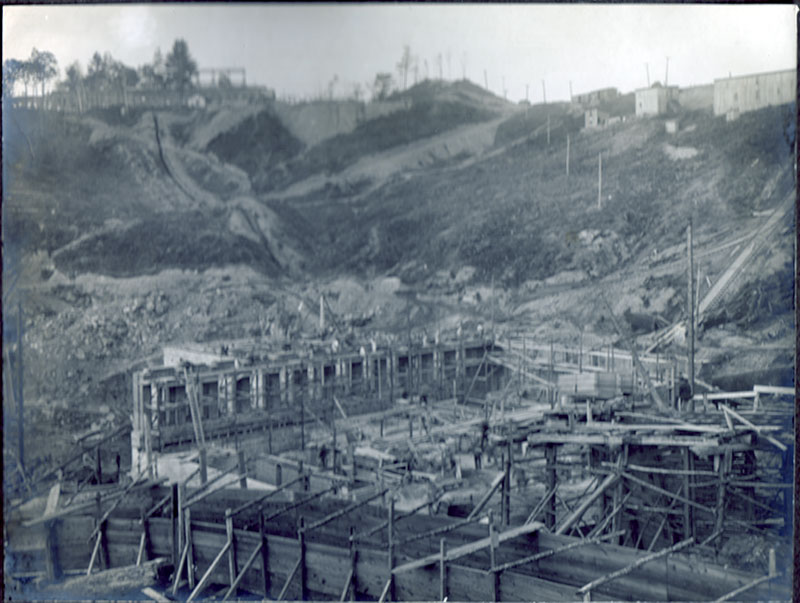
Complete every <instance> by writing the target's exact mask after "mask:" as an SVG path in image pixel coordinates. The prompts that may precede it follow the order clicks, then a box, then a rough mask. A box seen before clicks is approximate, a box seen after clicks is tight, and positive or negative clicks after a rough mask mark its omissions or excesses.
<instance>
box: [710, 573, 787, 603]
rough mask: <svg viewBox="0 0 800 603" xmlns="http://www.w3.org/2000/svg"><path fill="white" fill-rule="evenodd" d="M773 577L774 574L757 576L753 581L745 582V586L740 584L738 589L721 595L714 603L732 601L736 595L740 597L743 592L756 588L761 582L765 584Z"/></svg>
mask: <svg viewBox="0 0 800 603" xmlns="http://www.w3.org/2000/svg"><path fill="white" fill-rule="evenodd" d="M772 577H773V576H761V577H760V578H756V579H755V580H753V581H752V582H749V583H747V584H745V585H744V586H740V587H739V588H737V589H736V590H732V591H731V592H729V593H728V594H726V595H723V596H721V597H720V598H719V599H717V600H716V601H715V602H714V603H722V601H730V600H731V599H735V598H736V597H738V596H739V595H741V594H742V593H744V592H747V591H748V590H751V589H753V588H755V587H756V586H758V585H759V584H763V583H764V582H766V581H768V580H770V579H772Z"/></svg>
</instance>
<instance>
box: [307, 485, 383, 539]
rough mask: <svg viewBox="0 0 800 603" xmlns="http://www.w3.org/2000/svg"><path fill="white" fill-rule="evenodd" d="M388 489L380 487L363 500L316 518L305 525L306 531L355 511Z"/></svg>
mask: <svg viewBox="0 0 800 603" xmlns="http://www.w3.org/2000/svg"><path fill="white" fill-rule="evenodd" d="M388 491H389V488H383V489H382V490H380V491H379V492H376V493H375V494H372V495H370V496H368V497H367V498H365V499H364V500H360V501H358V502H356V503H353V504H351V505H348V506H347V507H345V508H344V509H340V510H338V511H335V512H333V513H331V514H330V515H326V516H325V517H323V518H322V519H320V520H318V521H315V522H314V523H311V524H309V525H308V526H307V527H306V531H309V530H314V529H316V528H321V527H322V526H324V525H326V524H328V523H330V522H331V521H333V520H334V519H338V518H340V517H343V516H345V515H347V514H348V513H352V512H353V511H355V510H356V509H360V508H361V507H363V506H364V505H367V504H369V503H370V502H372V501H373V500H375V499H376V498H380V497H381V496H383V495H384V494H386V493H387V492H388Z"/></svg>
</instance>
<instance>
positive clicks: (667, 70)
mask: <svg viewBox="0 0 800 603" xmlns="http://www.w3.org/2000/svg"><path fill="white" fill-rule="evenodd" d="M668 83H669V57H667V68H666V70H665V71H664V87H665V88H666V87H667V84H668Z"/></svg>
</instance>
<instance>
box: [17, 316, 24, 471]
mask: <svg viewBox="0 0 800 603" xmlns="http://www.w3.org/2000/svg"><path fill="white" fill-rule="evenodd" d="M22 323H23V321H22V302H17V437H18V438H19V441H18V444H19V465H20V467H21V468H22V471H23V472H24V471H25V417H24V402H23V395H24V390H23V382H22V378H23V376H24V371H23V364H22V327H23V324H22ZM23 479H24V477H23Z"/></svg>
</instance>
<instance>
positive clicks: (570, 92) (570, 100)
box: [569, 80, 572, 102]
mask: <svg viewBox="0 0 800 603" xmlns="http://www.w3.org/2000/svg"><path fill="white" fill-rule="evenodd" d="M569 102H572V80H570V81H569Z"/></svg>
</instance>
